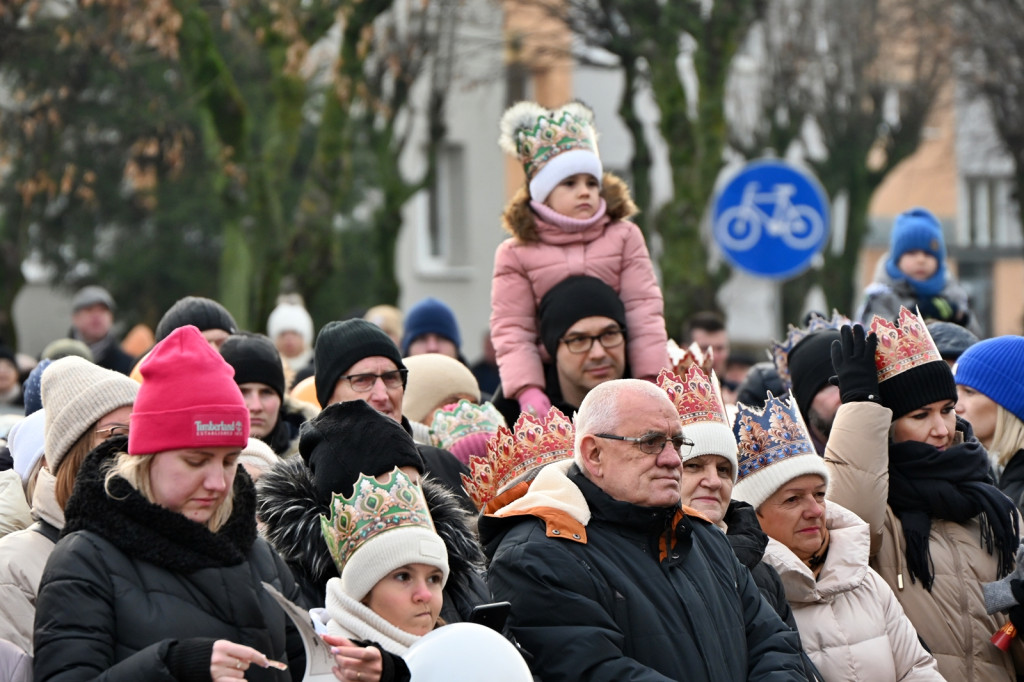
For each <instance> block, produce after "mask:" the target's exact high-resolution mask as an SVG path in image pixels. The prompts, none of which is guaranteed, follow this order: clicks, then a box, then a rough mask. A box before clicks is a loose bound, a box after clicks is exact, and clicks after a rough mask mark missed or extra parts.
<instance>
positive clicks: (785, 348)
mask: <svg viewBox="0 0 1024 682" xmlns="http://www.w3.org/2000/svg"><path fill="white" fill-rule="evenodd" d="M846 324H852V322H851V321H850V318H848V317H846V316H845V315H840V314H839V312H838V311H837V310H835V309H834V308H833V309H832V319H831V320H826V319H825V318H824V317H822V316H821V315H819V314H817V313H812V314H811V319H810V320H809V321H808V322H807V327H806V328H799V327H794V326H793V325H789V331H788V332H787V333H786V340H785V341H783V342H782V343H779V342H774V343H772V351H771V352H772V360H774V361H775V369H776V370H777V371H778V373H779V379H781V380H782V386H783V388H785V389H786V390H787V391H788V390H790V389H791V388H793V377H792V376H791V375H790V373H789V352H790V351H791V350H793V349H794V348H795V347H796V345H797V344H798V343H800V342H801V341H803V340H804V339H806V338H807V337H808V336H810V335H811V334H813V333H815V332H820V331H821V330H822V329H839V328H841V327H842V326H843V325H846Z"/></svg>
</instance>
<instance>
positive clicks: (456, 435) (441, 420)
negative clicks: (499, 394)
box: [430, 399, 505, 450]
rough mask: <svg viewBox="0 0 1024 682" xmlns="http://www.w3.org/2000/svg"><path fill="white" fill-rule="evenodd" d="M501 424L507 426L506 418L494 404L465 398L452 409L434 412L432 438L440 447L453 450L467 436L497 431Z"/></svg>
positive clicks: (431, 429) (431, 425) (431, 426)
mask: <svg viewBox="0 0 1024 682" xmlns="http://www.w3.org/2000/svg"><path fill="white" fill-rule="evenodd" d="M499 426H505V418H504V417H502V416H501V412H498V409H497V408H496V407H494V405H492V404H491V403H483V404H482V405H476V404H474V403H471V402H470V401H468V400H465V399H463V400H460V401H459V403H458V404H457V405H456V406H455V407H454V408H452V409H444V408H441V409H439V410H437V411H435V412H434V421H433V422H432V423H431V424H430V440H431V442H432V443H433V444H434V445H435V446H437V447H439V448H443V449H445V450H451V448H452V445H454V444H455V443H458V442H459V441H460V440H462V439H463V438H465V437H466V436H469V435H471V434H474V433H487V434H493V433H497V432H498V427H499Z"/></svg>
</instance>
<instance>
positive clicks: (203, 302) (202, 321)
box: [154, 296, 238, 341]
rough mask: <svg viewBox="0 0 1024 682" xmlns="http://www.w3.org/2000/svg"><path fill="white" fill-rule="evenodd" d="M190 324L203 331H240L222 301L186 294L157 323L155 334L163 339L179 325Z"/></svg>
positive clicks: (160, 339) (157, 338)
mask: <svg viewBox="0 0 1024 682" xmlns="http://www.w3.org/2000/svg"><path fill="white" fill-rule="evenodd" d="M190 324H191V325H194V326H196V327H198V328H199V331H201V332H205V331H206V330H207V329H223V330H224V331H226V332H227V333H228V334H234V333H235V332H237V331H238V325H237V324H235V318H233V317H231V313H229V312H228V310H227V308H225V307H224V306H222V305H221V304H220V303H217V301H214V300H213V299H210V298H203V297H201V296H186V297H185V298H181V299H178V301H177V302H176V303H175V304H174V305H172V306H171V307H170V308H168V309H167V312H166V313H164V316H163V317H161V318H160V322H159V324H157V325H156V332H155V334H154V336H155V338H156V340H157V341H163V340H164V339H165V338H167V336H168V335H169V334H170V333H171V332H173V331H174V330H175V329H177V328H178V327H184V326H186V325H190Z"/></svg>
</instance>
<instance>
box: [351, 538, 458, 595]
mask: <svg viewBox="0 0 1024 682" xmlns="http://www.w3.org/2000/svg"><path fill="white" fill-rule="evenodd" d="M409 564H427V565H428V566H434V567H436V568H438V569H439V570H440V571H441V572H442V573H443V577H442V579H441V587H444V584H445V583H447V582H448V550H447V548H446V547H445V544H444V540H442V539H441V536H439V535H438V534H437V533H434V532H432V531H430V530H428V529H426V528H423V527H420V526H404V527H403V526H399V527H396V528H393V529H390V530H386V531H384V532H382V533H380V534H378V535H376V536H374V537H372V538H370V539H369V540H367V541H366V542H365V543H363V544H362V545H361V546H360V547H359V548H358V549H357V550H356V551H355V552H353V554H352V556H351V558H350V559H349V560H348V562H347V563H346V564H345V569H344V570H343V571H342V572H341V589H342V590H344V592H345V594H347V595H348V596H350V597H352V598H353V599H355V600H356V601H362V599H363V597H365V596H366V595H368V594H369V593H370V590H372V589H373V586H374V585H376V584H377V583H378V582H380V581H381V579H383V578H384V577H386V576H387V575H388V574H389V573H391V572H392V571H394V570H395V569H398V568H401V567H402V566H408V565H409Z"/></svg>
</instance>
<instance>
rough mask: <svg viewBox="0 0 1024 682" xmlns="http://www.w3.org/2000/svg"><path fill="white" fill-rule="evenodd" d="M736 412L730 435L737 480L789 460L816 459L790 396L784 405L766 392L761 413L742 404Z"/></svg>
mask: <svg viewBox="0 0 1024 682" xmlns="http://www.w3.org/2000/svg"><path fill="white" fill-rule="evenodd" d="M736 408H737V413H736V422H735V423H734V424H733V435H734V436H735V437H736V442H737V444H738V445H739V478H740V479H741V480H742V479H743V478H745V477H747V476H749V475H750V474H752V473H755V472H757V471H760V470H762V469H765V468H767V467H770V466H771V465H773V464H777V463H779V462H782V461H784V460H786V459H789V458H791V457H796V456H800V455H807V454H813V455H814V456H815V457H817V453H816V452H815V450H814V444H813V443H811V437H810V435H809V434H808V432H807V426H806V425H805V424H804V420H803V418H802V417H801V416H800V410H799V409H797V406H796V401H795V400H793V396H792V394H790V396H789V400H788V401H785V400H782V399H781V398H776V397H775V396H773V395H772V392H771V391H768V400H767V401H766V402H765V405H764V409H763V410H761V409H758V408H756V407H751V406H749V405H744V404H743V403H739V404H737V405H736Z"/></svg>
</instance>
